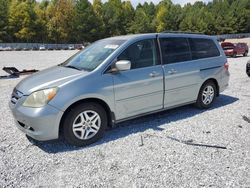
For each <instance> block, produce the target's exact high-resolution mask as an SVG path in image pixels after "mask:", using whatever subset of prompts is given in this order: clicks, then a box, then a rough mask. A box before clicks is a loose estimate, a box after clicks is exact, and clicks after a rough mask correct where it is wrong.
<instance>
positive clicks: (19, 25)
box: [8, 0, 36, 42]
mask: <svg viewBox="0 0 250 188" xmlns="http://www.w3.org/2000/svg"><path fill="white" fill-rule="evenodd" d="M34 6H35V1H34V0H25V1H20V0H12V1H11V4H10V8H9V18H8V22H9V30H10V33H11V34H12V36H13V41H17V42H32V40H33V38H34V37H35V35H36V30H35V20H36V14H35V12H34Z"/></svg>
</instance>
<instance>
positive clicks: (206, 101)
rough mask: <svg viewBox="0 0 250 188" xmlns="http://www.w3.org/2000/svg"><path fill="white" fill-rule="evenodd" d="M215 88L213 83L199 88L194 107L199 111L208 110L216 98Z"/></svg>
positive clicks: (210, 82)
mask: <svg viewBox="0 0 250 188" xmlns="http://www.w3.org/2000/svg"><path fill="white" fill-rule="evenodd" d="M216 93H217V90H216V86H215V84H214V82H212V81H208V82H206V83H204V84H203V85H202V86H201V89H200V92H199V95H198V98H197V101H196V106H197V107H199V108H201V109H207V108H210V107H211V106H212V104H213V102H214V100H215V97H216Z"/></svg>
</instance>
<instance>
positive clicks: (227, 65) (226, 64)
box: [224, 62, 229, 70]
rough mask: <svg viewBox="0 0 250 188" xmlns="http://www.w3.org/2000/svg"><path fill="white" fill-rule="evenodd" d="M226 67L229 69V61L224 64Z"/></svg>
mask: <svg viewBox="0 0 250 188" xmlns="http://www.w3.org/2000/svg"><path fill="white" fill-rule="evenodd" d="M224 68H225V69H226V70H228V69H229V64H228V62H226V63H225V64H224Z"/></svg>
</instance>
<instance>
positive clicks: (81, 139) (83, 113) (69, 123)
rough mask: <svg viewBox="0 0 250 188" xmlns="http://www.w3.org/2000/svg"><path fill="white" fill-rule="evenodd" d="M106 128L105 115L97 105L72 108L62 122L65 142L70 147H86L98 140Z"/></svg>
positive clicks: (102, 109)
mask: <svg viewBox="0 0 250 188" xmlns="http://www.w3.org/2000/svg"><path fill="white" fill-rule="evenodd" d="M106 127H107V114H106V112H105V110H104V108H103V107H102V106H101V105H99V104H97V103H92V102H91V103H83V104H80V105H77V106H75V107H73V108H72V109H71V110H70V111H69V112H68V114H66V117H65V118H64V122H63V134H64V138H65V140H66V141H67V142H68V143H69V144H72V145H76V146H86V145H89V144H92V143H94V142H96V141H97V140H99V139H100V138H101V137H102V136H103V134H104V132H105V130H106Z"/></svg>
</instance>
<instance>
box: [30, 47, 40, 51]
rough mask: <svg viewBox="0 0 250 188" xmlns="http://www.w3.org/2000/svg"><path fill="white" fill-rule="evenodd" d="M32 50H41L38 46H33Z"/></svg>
mask: <svg viewBox="0 0 250 188" xmlns="http://www.w3.org/2000/svg"><path fill="white" fill-rule="evenodd" d="M31 50H34V51H37V50H39V48H38V47H37V46H33V47H32V48H31Z"/></svg>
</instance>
